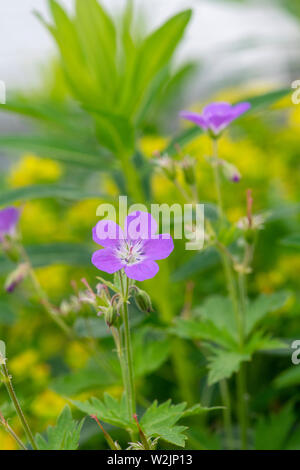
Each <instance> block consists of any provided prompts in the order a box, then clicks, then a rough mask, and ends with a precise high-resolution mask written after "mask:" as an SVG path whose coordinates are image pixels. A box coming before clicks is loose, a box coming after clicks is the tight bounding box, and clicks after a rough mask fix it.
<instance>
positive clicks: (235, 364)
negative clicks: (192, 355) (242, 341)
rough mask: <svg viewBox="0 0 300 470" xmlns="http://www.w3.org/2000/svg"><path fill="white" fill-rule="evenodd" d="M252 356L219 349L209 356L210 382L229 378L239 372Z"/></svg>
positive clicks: (211, 383)
mask: <svg viewBox="0 0 300 470" xmlns="http://www.w3.org/2000/svg"><path fill="white" fill-rule="evenodd" d="M249 360H250V356H249V355H247V354H240V353H238V352H232V351H224V350H220V351H218V352H217V353H216V354H215V355H214V356H212V357H210V358H209V364H208V368H209V373H208V384H209V385H213V384H214V383H216V382H219V381H220V380H223V379H229V378H230V377H231V376H232V374H233V373H235V372H238V370H239V368H240V365H241V363H242V362H244V361H249Z"/></svg>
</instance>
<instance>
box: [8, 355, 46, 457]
mask: <svg viewBox="0 0 300 470" xmlns="http://www.w3.org/2000/svg"><path fill="white" fill-rule="evenodd" d="M1 371H2V374H3V382H4V385H5V387H6V390H7V392H8V394H9V397H10V399H11V401H12V402H13V405H14V407H15V410H16V413H17V415H18V417H19V419H20V421H21V423H22V426H23V428H24V431H25V434H26V436H27V438H28V440H29V442H30V444H31V446H32V448H33V450H38V448H37V445H36V443H35V440H34V437H33V434H32V432H31V429H30V427H29V425H28V423H27V421H26V418H25V415H24V413H23V411H22V408H21V405H20V403H19V400H18V398H17V396H16V393H15V391H14V388H13V384H12V381H11V377H10V375H9V373H8V370H7V366H6V364H5V363H4V364H2V365H1Z"/></svg>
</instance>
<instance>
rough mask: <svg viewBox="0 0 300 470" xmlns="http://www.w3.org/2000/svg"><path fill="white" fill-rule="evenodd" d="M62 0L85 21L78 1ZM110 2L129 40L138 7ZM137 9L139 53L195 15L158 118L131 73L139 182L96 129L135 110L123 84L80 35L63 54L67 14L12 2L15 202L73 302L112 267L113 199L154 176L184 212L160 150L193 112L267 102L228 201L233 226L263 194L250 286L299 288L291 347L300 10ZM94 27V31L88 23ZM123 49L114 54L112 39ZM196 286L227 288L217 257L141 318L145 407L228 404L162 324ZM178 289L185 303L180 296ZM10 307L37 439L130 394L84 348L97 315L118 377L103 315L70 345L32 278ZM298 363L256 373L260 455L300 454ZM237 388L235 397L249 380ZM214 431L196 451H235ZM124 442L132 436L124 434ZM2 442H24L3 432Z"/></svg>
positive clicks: (11, 335)
mask: <svg viewBox="0 0 300 470" xmlns="http://www.w3.org/2000/svg"><path fill="white" fill-rule="evenodd" d="M59 3H60V5H62V6H64V7H65V8H66V10H67V11H68V12H69V14H71V15H73V14H74V2H73V1H72V0H68V1H67V0H60V2H59ZM102 4H103V5H104V6H106V7H107V11H109V12H110V14H111V15H112V16H113V17H114V20H115V23H116V24H117V25H118V28H119V30H120V29H121V26H120V25H121V23H122V21H123V20H122V18H123V12H124V8H125V6H126V2H125V1H124V0H103V2H102ZM135 5H136V10H135V15H134V21H133V26H132V29H133V31H134V35H133V36H134V37H135V38H136V39H135V41H136V44H140V42H141V37H143V36H144V35H145V34H146V32H150V31H152V30H153V28H156V27H158V26H159V25H160V24H161V23H162V22H164V21H165V20H166V19H167V18H168V17H170V16H171V15H173V14H175V13H177V12H179V11H181V10H183V9H186V8H191V9H192V10H193V16H192V19H191V21H190V23H189V25H188V27H187V29H186V31H185V34H184V35H183V38H182V41H181V42H180V41H179V40H178V44H179V42H180V44H179V45H178V48H177V50H176V53H175V51H173V50H172V54H171V55H172V57H168V58H167V59H168V60H167V61H166V64H165V65H166V67H165V68H164V67H161V69H160V70H158V73H157V75H156V76H155V77H153V79H152V81H151V83H150V85H151V86H150V85H149V90H150V92H149V96H150V98H151V99H150V98H149V97H148V96H147V97H148V98H149V99H148V101H147V100H145V102H146V105H145V107H144V108H143V109H142V111H139V112H137V104H136V103H135V102H134V94H135V87H138V86H139V85H140V82H139V81H137V80H135V77H134V79H132V81H130V79H128V80H129V82H128V83H129V85H128V90H129V91H128V96H126V97H125V98H124V97H123V98H124V103H125V104H128V106H124V109H125V108H126V112H128V113H130V112H131V111H132V114H131V117H132V119H133V120H134V122H136V123H137V124H136V126H137V132H136V135H135V150H136V149H138V151H137V155H135V157H136V158H135V165H136V166H135V167H134V168H135V171H133V172H132V173H130V172H128V174H125V170H124V168H123V172H122V171H120V168H119V166H118V165H116V166H113V165H112V167H110V166H109V165H110V163H111V162H112V161H116V160H117V157H114V158H112V155H113V154H114V150H115V149H114V148H113V147H112V144H111V142H110V141H108V142H106V141H105V144H104V145H99V141H100V143H101V144H102V141H101V139H103V138H104V137H105V136H103V134H101V129H99V127H101V126H99V121H97V119H98V118H97V119H96V118H95V122H96V124H97V126H96V127H97V129H96V131H95V129H94V127H95V126H94V124H95V122H94V113H95V109H93V105H95V106H98V107H99V106H101V107H102V106H103V107H104V106H106V111H107V110H108V111H109V112H110V111H111V110H114V109H115V107H117V106H118V105H119V95H118V94H115V95H113V94H111V95H109V93H110V92H109V91H108V90H109V80H108V81H107V82H106V84H105V86H103V83H102V82H101V80H99V81H97V80H98V79H99V77H98V76H97V74H96V73H95V76H96V78H95V81H93V80H91V81H89V79H90V77H91V76H92V78H93V79H94V76H93V74H92V73H90V69H89V70H88V72H89V74H87V75H89V76H88V77H87V76H85V70H84V67H83V66H82V64H81V63H80V62H78V63H77V62H76V60H77V59H78V57H77V55H78V56H79V54H77V53H78V51H77V48H76V44H77V43H75V42H74V40H73V39H74V38H73V39H72V40H70V41H69V38H68V35H67V34H66V36H65V43H66V44H67V46H68V49H67V50H62V49H63V47H61V50H60V51H59V52H58V47H57V45H56V44H55V41H54V40H53V37H52V36H51V34H49V31H48V30H47V23H48V22H50V23H51V22H53V15H51V14H50V9H49V6H48V3H47V2H46V0H45V1H44V0H10V1H9V2H5V3H3V2H2V5H1V7H0V37H1V40H0V64H1V67H0V80H3V81H4V82H5V83H6V89H7V104H6V106H2V108H1V113H0V169H1V176H0V185H1V186H0V187H1V191H0V205H1V207H4V206H7V205H12V204H17V205H18V206H19V207H21V208H22V217H21V221H20V232H21V233H22V240H23V242H24V245H25V246H26V248H27V251H28V253H29V256H30V258H31V260H32V263H33V265H34V267H35V268H36V274H37V277H38V280H39V282H40V283H41V286H42V288H43V289H44V290H45V292H46V293H47V295H48V296H49V298H50V300H51V302H52V303H53V304H54V305H56V306H57V307H60V306H61V304H62V302H63V299H69V298H70V296H71V295H72V293H73V290H72V286H71V284H70V281H71V280H75V281H76V283H77V284H78V285H79V284H80V279H81V278H82V277H83V276H84V277H86V278H87V279H88V280H89V282H90V283H91V284H92V285H94V284H95V276H96V275H97V272H96V270H94V268H92V267H91V266H90V261H89V260H90V254H91V252H92V251H93V248H94V246H93V245H92V243H91V227H92V226H93V225H95V223H96V222H97V217H96V208H97V206H98V205H99V203H101V202H103V201H107V200H109V201H111V200H115V198H116V197H117V196H118V194H120V193H121V194H124V193H126V194H127V193H128V194H129V195H130V197H131V198H132V199H133V200H135V199H136V193H135V194H134V193H131V194H130V191H132V190H133V188H135V187H136V186H135V183H136V180H135V177H136V176H135V175H136V174H138V176H139V177H140V178H141V180H142V183H143V189H144V198H145V200H146V201H147V202H149V201H150V202H152V201H157V202H170V203H173V202H182V200H181V196H180V194H178V192H177V191H176V188H175V189H174V188H173V186H172V184H171V183H170V182H169V181H166V180H165V178H164V177H163V176H162V175H160V174H157V173H155V172H153V171H152V170H151V168H152V167H151V160H152V159H153V154H154V153H155V152H157V151H164V149H166V148H170V147H168V146H169V143H170V141H171V142H172V138H173V137H174V135H177V134H178V133H181V132H184V131H185V130H186V127H185V126H184V125H183V124H182V122H180V120H179V118H178V112H179V111H180V109H193V110H198V111H200V110H201V109H202V107H203V106H204V105H205V104H207V103H208V102H210V101H213V100H222V101H229V102H236V101H240V100H245V99H248V98H249V97H250V98H253V97H254V98H255V97H256V98H257V100H256V101H255V100H254V101H253V103H255V106H253V108H254V112H253V113H252V114H251V113H249V115H247V116H245V118H243V119H241V120H240V121H239V122H238V123H237V124H236V125H235V126H233V128H232V130H231V131H230V133H227V134H226V135H225V136H224V137H223V138H222V144H221V145H220V149H221V155H220V157H221V158H224V159H227V160H228V161H229V162H230V163H232V164H234V165H236V166H237V167H238V168H239V170H240V172H241V174H242V180H241V183H240V184H238V185H237V186H233V185H232V183H231V182H228V181H224V199H225V204H226V208H227V215H228V219H229V221H230V222H231V223H232V224H233V225H235V224H236V223H237V222H238V220H239V219H240V218H241V217H243V216H244V215H245V211H246V202H245V193H246V189H247V188H252V189H253V197H254V211H255V212H256V213H261V212H264V213H268V215H269V216H270V217H269V220H268V223H267V224H266V227H265V229H264V230H263V231H262V232H261V234H260V238H259V242H258V246H257V252H256V256H255V259H254V272H253V273H252V274H251V275H250V276H249V278H250V279H249V295H250V297H251V298H255V297H256V296H258V295H259V293H265V294H271V293H274V292H277V291H282V292H285V293H287V296H288V301H287V302H286V304H285V305H284V306H283V307H282V308H281V309H280V310H279V311H278V312H276V314H274V315H273V316H271V317H267V318H266V321H265V324H264V328H265V329H267V330H268V331H270V333H271V334H272V335H274V336H276V337H279V338H281V339H283V340H284V341H285V343H286V344H287V345H289V344H291V342H292V341H293V340H294V339H299V338H300V321H299V320H300V304H299V287H300V284H299V268H300V254H299V235H298V234H299V233H300V220H299V210H300V205H299V196H300V189H299V188H300V184H299V183H300V180H299V153H300V150H299V149H300V133H299V129H300V105H295V104H293V103H292V100H291V91H290V89H291V83H292V82H293V81H294V80H297V79H300V50H299V39H300V3H299V2H297V1H295V0H273V1H271V0H270V1H267V0H248V1H247V0H244V1H243V0H232V1H230V0H223V1H221V0H207V1H201V0H190V1H188V0H151V1H150V0H136V2H135ZM36 12H38V15H37V14H36ZM37 16H38V17H39V18H38V17H37ZM40 17H42V18H43V20H42V21H40V19H41V18H40ZM45 22H46V24H45ZM122 24H123V23H122ZM85 27H86V28H87V30H88V28H89V24H88V22H87V25H85ZM50 29H51V28H50ZM59 29H60V31H62V28H59ZM81 40H82V41H83V42H84V39H82V37H81ZM58 42H59V41H58ZM176 45H177V43H176ZM156 46H157V47H156V48H153V49H151V50H150V51H147V52H148V54H149V55H148V56H147V57H148V59H149V62H150V61H151V57H152V56H153V57H154V56H155V55H156V52H157V51H158V50H159V46H158V45H156ZM107 47H108V50H110V49H109V48H110V44H109V45H108V46H107ZM173 52H174V54H173ZM62 57H63V60H62ZM169 59H170V62H169ZM171 59H172V60H171ZM78 60H79V59H78ZM103 60H104V59H103ZM107 61H108V63H109V59H108V60H107ZM78 64H79V66H78ZM144 65H145V64H144ZM72 67H73V68H72ZM145 68H146V65H145ZM72 71H73V73H72ZM66 75H68V76H67V78H66ZM72 78H73V79H74V80H73V81H72ZM142 78H143V79H144V80H145V81H144V82H143V84H142V86H141V89H144V88H145V89H147V90H148V88H147V87H148V83H147V77H146V78H145V77H142ZM149 82H150V80H149ZM70 83H71V85H70ZM126 83H127V82H126ZM137 89H138V88H137ZM130 93H132V95H133V98H132V96H131V95H130ZM261 96H263V98H262V99H261V100H260V97H261ZM147 97H146V98H147ZM266 97H267V98H266ZM126 99H127V102H126ZM105 100H107V101H105ZM79 102H80V103H82V102H84V106H79V105H78V103H79ZM103 103H104V104H103ZM131 105H132V108H130V106H131ZM96 111H97V109H96ZM102 124H103V122H102ZM196 137H197V138H195V139H193V140H191V139H188V140H186V139H182V140H181V141H180V144H181V145H182V148H183V151H184V152H187V153H189V154H190V155H192V156H194V157H195V158H197V160H198V163H199V164H198V167H197V176H198V185H199V195H200V199H201V201H213V202H214V200H215V194H214V190H213V186H212V177H211V174H210V168H209V167H208V165H207V164H206V162H205V158H204V157H205V155H207V154H208V153H209V152H210V144H209V141H208V139H207V138H206V137H205V136H196ZM173 150H174V149H173ZM115 153H117V152H115ZM97 162H99V168H98V166H97V165H98V163H97ZM128 164H129V163H128ZM150 167H151V168H150ZM149 168H150V170H149ZM125 169H126V168H125ZM120 173H123V174H120ZM124 174H125V177H124ZM42 187H43V188H44V189H41V188H42ZM126 191H127V192H126ZM12 269H13V265H12V263H10V262H9V261H7V259H6V258H5V257H4V256H2V257H1V258H0V275H1V280H2V282H1V285H2V284H4V282H5V279H6V278H7V276H8V274H9V273H10V272H11V271H12ZM191 282H192V283H194V285H195V289H194V297H193V305H194V306H197V305H199V304H201V302H203V299H204V298H206V297H207V296H210V295H213V294H214V293H215V292H223V293H224V294H225V288H224V282H223V277H222V274H221V273H220V269H219V267H218V263H217V261H216V259H215V258H214V257H209V256H207V257H205V258H204V259H203V258H202V257H201V253H200V254H199V253H198V254H196V255H195V254H194V253H189V254H187V253H185V252H184V251H183V248H182V246H179V247H178V249H177V250H176V253H174V256H172V258H171V259H170V264H169V265H168V267H167V268H163V267H161V271H160V274H159V275H158V276H157V280H156V281H155V282H154V283H152V282H150V283H146V284H147V285H146V287H147V288H149V292H150V294H151V296H153V302H154V305H155V312H156V313H155V314H154V316H153V320H149V319H146V320H145V319H143V320H142V321H141V320H139V316H138V314H137V312H136V311H134V312H133V313H132V314H133V316H134V317H135V318H136V317H137V320H136V324H137V327H138V333H137V340H136V345H135V348H136V351H137V352H136V354H137V355H138V354H140V355H141V356H142V352H145V348H146V347H148V348H149V349H147V354H148V361H147V363H148V364H143V361H142V360H141V361H140V362H139V375H138V388H139V405H140V406H141V407H145V406H146V405H147V404H148V403H149V401H150V400H152V399H153V397H157V398H158V399H159V401H162V400H164V399H167V398H169V397H170V396H172V398H173V399H174V401H178V400H187V401H189V402H190V403H192V402H195V401H196V400H199V399H200V400H201V401H202V402H203V403H204V404H207V405H215V404H220V397H219V393H218V389H217V387H216V386H215V385H214V386H212V387H207V383H206V374H207V369H206V360H205V356H204V355H203V354H202V353H201V351H200V350H199V348H197V347H196V345H195V344H193V343H191V342H188V341H187V342H183V341H182V342H181V343H180V344H181V346H179V345H178V344H177V343H176V347H174V344H175V343H173V339H172V342H171V343H170V340H169V338H168V335H167V334H166V333H165V331H161V329H160V327H161V324H164V325H165V324H170V323H171V322H172V319H173V317H175V316H177V315H179V314H180V312H181V311H182V308H183V307H182V306H183V304H184V302H185V299H186V290H187V289H188V286H189V285H190V284H189V283H191ZM165 292H168V293H170V294H172V293H173V294H174V295H168V296H167V297H168V298H166V295H165ZM0 307H1V309H0V337H1V338H3V339H5V341H6V343H7V349H8V352H9V367H10V371H11V373H12V374H13V377H14V381H15V385H16V389H17V391H18V393H19V395H20V397H21V400H22V402H23V403H24V407H25V409H26V412H27V414H28V416H29V420H30V421H31V423H32V426H33V429H34V431H35V432H41V431H42V430H44V429H45V428H46V427H47V426H48V425H49V424H54V423H55V421H56V418H57V415H58V414H59V412H60V411H61V409H62V407H63V406H64V404H65V403H66V402H67V397H72V398H74V397H75V398H78V399H85V398H87V397H89V396H91V395H93V394H94V395H95V394H97V396H99V395H101V394H103V391H104V390H106V391H107V390H108V391H109V392H110V393H111V394H113V395H114V396H120V394H121V391H122V387H121V383H120V377H119V376H118V374H117V377H116V376H111V375H109V374H107V371H102V372H101V373H100V374H99V370H98V365H97V367H96V364H95V362H94V361H93V359H91V357H90V355H89V354H87V352H86V350H84V349H83V348H82V344H81V340H82V339H84V340H85V339H86V338H87V337H88V335H89V331H90V328H87V326H86V324H85V322H84V321H83V318H86V317H87V318H88V319H89V321H91V325H90V326H92V330H93V336H94V341H95V342H96V344H97V345H98V347H99V348H100V351H101V353H102V355H103V357H105V360H106V361H108V363H109V364H110V363H111V364H112V368H116V365H115V362H114V359H113V358H112V357H111V348H112V343H111V340H110V337H109V333H108V332H107V329H106V328H105V326H104V325H102V324H99V320H98V319H96V320H97V322H95V318H94V316H93V315H92V313H91V312H84V314H83V315H82V317H78V315H76V314H74V312H71V313H70V312H69V313H68V315H66V321H67V322H68V324H69V325H70V326H72V327H73V328H74V330H75V331H76V334H77V335H78V338H79V340H73V341H69V342H66V340H65V338H64V336H63V334H62V333H61V332H59V331H57V328H56V326H55V325H53V324H52V323H51V321H50V320H49V319H48V318H47V317H45V314H44V312H43V310H42V308H41V305H40V303H39V301H38V299H37V298H36V295H35V294H34V293H32V292H31V291H30V286H29V285H28V283H27V282H25V283H24V284H23V285H21V286H20V287H18V289H17V291H16V292H15V293H14V294H13V295H9V294H7V293H6V292H5V291H4V289H2V290H1V295H0ZM140 321H141V324H139V322H140ZM151 321H153V324H152V323H151ZM160 322H161V323H160ZM99 325H100V326H99ZM153 335H154V336H153ZM145 338H146V339H145ZM147 338H148V339H149V338H150V339H151V338H152V343H153V338H154V339H155V341H154V342H156V343H157V348H156V349H155V346H153V344H152V343H151V341H150V340H149V341H148V342H147ZM145 344H146V345H148V346H145ZM181 348H184V354H186V356H185V357H186V358H187V359H188V360H187V362H185V363H183V364H182V363H181V368H180V367H177V366H176V360H177V359H178V357H177V359H176V358H175V359H174V357H173V352H174V349H175V350H177V351H178V354H179V356H180V354H181V352H182V350H181ZM290 355H291V352H290V349H289V348H287V349H286V350H283V351H281V352H278V351H277V352H276V353H271V352H268V353H266V352H265V353H262V354H257V355H256V356H255V359H254V360H253V362H252V363H251V365H250V366H249V395H250V397H251V398H250V405H251V420H252V427H251V431H250V435H251V438H250V440H251V446H252V447H251V448H254V447H255V448H258V449H259V448H271V449H273V448H278V449H282V448H297V449H300V430H299V426H298V424H297V423H299V417H300V409H299V384H300V369H299V367H300V366H298V368H297V367H295V366H292V364H291V360H290ZM177 356H178V355H177ZM149 358H150V359H149ZM174 361H175V362H174ZM149 364H150V365H149ZM187 364H188V365H187ZM195 371H196V372H195ZM178 384H179V386H178ZM230 387H231V389H233V384H230ZM0 393H1V395H0V396H1V398H0V410H1V412H2V413H3V414H4V415H5V416H6V417H8V418H11V422H12V424H13V426H14V428H15V429H17V430H18V431H19V432H20V433H21V432H22V431H21V430H20V425H19V423H18V420H17V419H16V418H15V416H14V413H13V410H12V407H11V405H10V403H9V402H8V400H7V397H6V394H5V392H4V390H3V387H2V388H1V389H0ZM75 413H76V412H75ZM78 416H80V414H79V415H78ZM200 421H201V422H200V423H198V424H197V426H198V427H195V426H194V431H193V432H191V433H190V434H189V441H188V448H195V449H199V448H208V449H219V448H224V433H223V430H222V422H221V421H222V420H221V417H220V416H216V415H214V416H213V417H208V418H203V420H200ZM283 423H284V425H283ZM192 424H194V425H195V423H192ZM278 429H280V430H281V431H280V432H279V434H278ZM266 436H269V437H268V439H267V438H266ZM117 438H118V439H121V440H122V435H121V436H119V435H117ZM105 445H106V444H105V442H104V441H103V440H102V437H101V435H100V434H99V433H98V431H97V428H96V425H94V424H93V423H90V422H86V424H85V425H84V429H83V436H82V441H81V448H86V449H89V448H105ZM0 448H1V449H2V448H5V449H13V448H15V443H14V442H13V441H12V439H11V438H10V436H8V435H7V434H5V433H4V431H3V430H1V428H0Z"/></svg>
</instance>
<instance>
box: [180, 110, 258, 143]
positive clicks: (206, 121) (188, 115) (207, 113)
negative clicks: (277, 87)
mask: <svg viewBox="0 0 300 470" xmlns="http://www.w3.org/2000/svg"><path fill="white" fill-rule="evenodd" d="M250 108H251V104H250V103H247V102H244V103H239V104H236V105H231V104H229V103H223V102H218V103H211V104H209V105H208V106H205V108H204V109H203V112H202V114H198V113H193V112H192V111H181V112H180V114H179V115H180V117H182V118H183V119H187V120H188V121H191V122H193V123H194V124H197V126H199V127H202V129H204V130H205V131H210V132H211V133H212V134H213V135H214V136H215V137H216V136H218V135H219V134H220V133H221V132H222V131H223V130H224V129H225V128H226V127H227V126H228V125H229V124H230V123H231V122H232V121H234V120H235V119H237V118H238V117H239V116H240V115H241V114H243V113H245V112H246V111H248V110H249V109H250Z"/></svg>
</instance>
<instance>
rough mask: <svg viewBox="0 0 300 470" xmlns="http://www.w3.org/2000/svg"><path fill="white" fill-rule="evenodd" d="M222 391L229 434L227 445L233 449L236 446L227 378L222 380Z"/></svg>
mask: <svg viewBox="0 0 300 470" xmlns="http://www.w3.org/2000/svg"><path fill="white" fill-rule="evenodd" d="M220 391H221V397H222V401H223V403H224V406H225V408H224V410H223V418H224V425H225V431H226V436H227V446H228V449H230V450H232V449H233V448H234V440H233V432H232V420H231V401H230V394H229V390H228V384H227V381H226V380H225V379H223V380H221V381H220Z"/></svg>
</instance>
